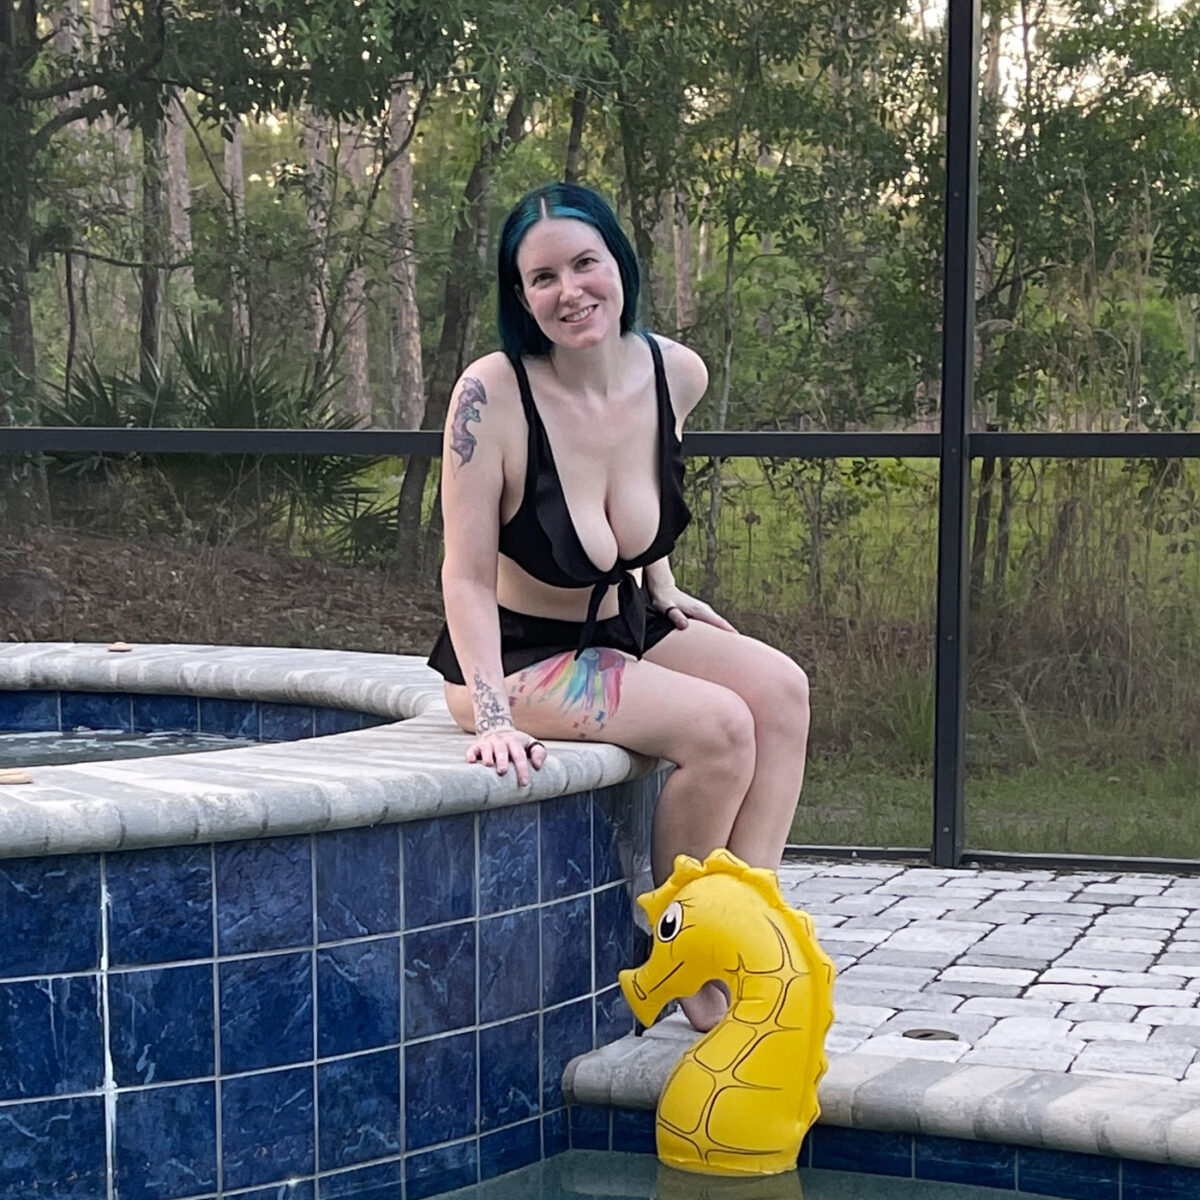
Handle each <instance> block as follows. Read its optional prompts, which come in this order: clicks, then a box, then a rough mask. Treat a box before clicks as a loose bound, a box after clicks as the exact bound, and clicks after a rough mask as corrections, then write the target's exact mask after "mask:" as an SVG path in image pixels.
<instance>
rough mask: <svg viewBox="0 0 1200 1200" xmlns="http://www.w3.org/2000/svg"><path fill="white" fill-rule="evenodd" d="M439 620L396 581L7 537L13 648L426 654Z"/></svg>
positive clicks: (437, 602) (169, 548) (416, 586)
mask: <svg viewBox="0 0 1200 1200" xmlns="http://www.w3.org/2000/svg"><path fill="white" fill-rule="evenodd" d="M441 621H442V609H441V598H440V596H439V595H438V592H437V590H436V589H435V588H434V587H432V586H431V585H429V584H427V583H424V582H421V583H414V582H413V581H412V580H405V579H403V578H402V577H401V576H400V574H399V573H398V572H390V571H381V570H372V569H370V568H352V567H341V566H336V565H330V564H328V563H323V562H319V561H316V560H313V559H303V558H283V557H275V556H272V555H267V554H259V553H256V552H254V551H250V550H244V549H236V548H228V547H223V548H210V547H197V546H174V545H171V544H168V543H165V542H161V541H151V542H144V543H141V542H131V541H128V540H118V539H113V538H105V537H99V536H96V535H92V534H77V533H65V532H55V533H44V534H40V535H37V536H35V537H32V538H25V539H21V540H17V539H11V538H9V539H5V538H4V537H3V535H0V637H2V638H3V640H5V641H79V642H92V641H98V642H111V641H117V640H120V641H126V642H135V643H136V642H192V643H201V644H210V643H216V644H221V645H245V646H266V645H271V646H313V647H321V648H336V649H340V650H374V651H381V652H384V653H391V654H424V653H428V650H429V647H430V646H431V645H432V643H433V639H434V637H435V636H436V635H437V631H438V629H439V627H440V625H441Z"/></svg>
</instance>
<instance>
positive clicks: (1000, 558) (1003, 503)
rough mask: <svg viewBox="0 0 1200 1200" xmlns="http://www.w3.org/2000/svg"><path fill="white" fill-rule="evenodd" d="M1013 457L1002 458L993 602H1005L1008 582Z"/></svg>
mask: <svg viewBox="0 0 1200 1200" xmlns="http://www.w3.org/2000/svg"><path fill="white" fill-rule="evenodd" d="M1012 482H1013V477H1012V459H1011V458H1002V459H1001V460H1000V509H999V511H998V512H997V513H996V551H995V555H994V557H993V558H992V603H993V604H994V605H995V606H996V607H997V608H999V607H1000V605H1002V604H1003V603H1004V593H1005V590H1006V587H1007V583H1008V556H1009V542H1010V530H1011V528H1012V506H1013V486H1012Z"/></svg>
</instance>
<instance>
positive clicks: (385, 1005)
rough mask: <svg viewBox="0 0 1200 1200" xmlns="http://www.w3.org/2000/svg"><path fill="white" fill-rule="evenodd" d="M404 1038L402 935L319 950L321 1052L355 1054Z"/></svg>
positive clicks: (318, 1040)
mask: <svg viewBox="0 0 1200 1200" xmlns="http://www.w3.org/2000/svg"><path fill="white" fill-rule="evenodd" d="M399 1042H400V939H399V937H390V938H374V939H372V940H371V941H367V942H351V943H349V944H348V945H344V946H329V947H326V948H325V949H323V950H320V951H318V953H317V1054H318V1056H320V1057H321V1058H328V1057H331V1056H333V1055H337V1054H353V1053H355V1052H356V1051H360V1050H374V1049H376V1048H378V1047H381V1046H391V1045H398V1044H399Z"/></svg>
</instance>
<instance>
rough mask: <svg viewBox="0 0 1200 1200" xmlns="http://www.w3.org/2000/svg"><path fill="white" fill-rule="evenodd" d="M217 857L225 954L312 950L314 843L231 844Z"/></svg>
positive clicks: (219, 938) (301, 839)
mask: <svg viewBox="0 0 1200 1200" xmlns="http://www.w3.org/2000/svg"><path fill="white" fill-rule="evenodd" d="M214 858H215V862H216V878H217V944H218V947H219V949H220V952H221V953H222V954H246V953H250V952H252V951H255V950H282V949H284V948H285V947H288V946H306V945H308V946H310V945H312V942H313V902H312V845H311V839H309V838H307V837H280V838H262V839H259V840H257V841H250V842H229V843H227V844H225V845H221V846H217V847H216V848H215V851H214Z"/></svg>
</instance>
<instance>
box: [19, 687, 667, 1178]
mask: <svg viewBox="0 0 1200 1200" xmlns="http://www.w3.org/2000/svg"><path fill="white" fill-rule="evenodd" d="M126 699H127V700H128V698H126ZM161 699H162V700H163V701H164V704H163V705H162V706H160V707H159V708H158V709H157V710H156V709H155V707H154V706H155V704H156V703H157V702H158V700H159V698H152V697H141V698H140V700H139V702H138V707H137V708H136V709H132V707H131V711H136V712H137V713H138V714H139V715H138V717H137V720H138V722H139V723H141V724H143V725H149V724H151V723H152V722H163V721H167V720H169V719H171V718H170V717H169V706H167V705H166V704H165V702H166V701H173V700H174V698H171V697H166V698H161ZM58 703H59V698H58V697H57V695H54V694H50V696H49V697H47V698H45V699H44V700H43V702H42V704H41V708H40V710H38V711H34V710H33V709H32V708H31V709H28V710H27V712H26V715H28V714H29V712H32V714H33V715H32V716H31V717H30V719H38V720H46V719H48V717H47V714H48V713H49V711H50V709H51V708H53V707H56V706H57V705H58ZM129 703H130V705H131V706H132V705H133V703H134V702H133V701H129ZM220 703H222V704H223V705H224V707H223V708H222V709H218V708H217V707H216V705H217V702H213V703H212V704H209V703H207V702H205V703H202V704H200V705H199V706H198V707H199V713H200V716H199V723H200V726H201V728H203V727H204V725H205V722H206V720H207V721H219V720H226V721H227V722H228V724H227V726H226V727H227V728H229V727H231V726H233V725H235V724H236V723H237V722H245V721H247V720H249V719H250V716H249V714H250V713H251V707H250V706H249V705H245V704H241V702H220ZM77 707H78V706H77ZM0 711H3V710H0ZM10 711H15V709H13V708H12V706H10ZM164 713H166V714H168V715H164ZM253 715H254V717H255V719H257V710H254V713H253ZM333 724H337V723H336V722H334V723H333ZM330 727H332V725H331V726H330ZM337 727H341V726H340V724H339V725H337ZM639 794H641V795H643V797H644V802H645V803H647V804H648V803H649V799H650V798H649V794H648V793H646V792H645V791H644V789H639V790H634V789H633V785H631V784H629V785H621V786H620V787H617V788H612V789H608V790H606V791H598V792H596V793H594V794H586V795H582V796H577V797H571V798H567V799H565V800H559V801H554V802H550V803H544V804H540V805H539V804H537V803H529V804H522V805H516V806H514V807H511V808H507V809H500V810H493V811H490V812H487V813H482V814H471V813H466V814H456V815H454V816H451V817H447V818H441V819H433V820H426V821H421V822H415V823H412V824H409V825H399V826H386V827H380V828H374V829H355V830H343V831H336V832H334V831H331V832H328V833H320V834H314V835H309V836H300V837H283V838H270V839H256V840H251V841H244V842H235V843H227V844H220V845H215V846H213V845H204V846H194V847H174V848H166V849H156V850H144V851H127V852H123V853H114V854H108V855H79V856H62V857H58V858H44V859H36V860H12V861H8V862H2V863H0V1197H3V1198H4V1200H7V1198H8V1197H9V1196H13V1197H14V1198H16V1197H21V1198H22V1200H23V1198H24V1197H25V1196H35V1195H53V1196H54V1197H55V1200H60V1197H61V1198H62V1200H77V1198H78V1200H93V1198H94V1200H103V1198H104V1197H105V1196H106V1192H107V1188H108V1183H107V1180H108V1179H109V1178H111V1179H112V1181H113V1182H114V1183H115V1185H116V1188H117V1194H119V1195H120V1197H121V1200H150V1198H151V1197H153V1198H155V1200H193V1198H194V1200H213V1198H214V1197H220V1198H221V1200H224V1198H225V1197H229V1200H317V1197H318V1195H319V1197H320V1200H331V1198H332V1200H398V1197H399V1196H400V1194H401V1191H400V1190H399V1189H401V1188H402V1190H403V1195H404V1197H405V1200H419V1198H420V1197H422V1196H432V1195H436V1194H438V1193H440V1192H442V1191H445V1190H447V1189H449V1188H452V1187H458V1186H462V1185H464V1184H468V1183H474V1182H477V1181H478V1180H480V1179H486V1178H492V1177H493V1176H495V1175H499V1174H503V1173H505V1172H507V1171H510V1170H514V1169H516V1168H518V1167H521V1166H525V1165H527V1164H528V1163H530V1162H534V1161H536V1160H537V1159H539V1158H541V1157H543V1156H545V1155H552V1154H555V1153H559V1152H561V1151H563V1150H565V1149H566V1148H567V1146H568V1143H569V1139H570V1123H569V1120H568V1114H567V1112H566V1109H565V1108H564V1107H563V1097H562V1091H561V1077H562V1072H563V1069H564V1068H565V1066H566V1063H567V1062H568V1061H569V1060H570V1059H571V1058H573V1057H574V1056H575V1055H577V1054H579V1053H581V1052H583V1051H585V1050H588V1049H590V1048H591V1047H592V1046H593V1045H594V1044H595V1039H596V1036H597V1031H599V1032H600V1034H601V1036H605V1037H607V1036H608V1035H610V1034H611V1035H612V1036H620V1035H621V1034H623V1033H625V1032H627V1031H628V1030H629V1028H630V1027H631V1017H630V1014H629V1011H628V1009H627V1007H626V1006H625V1004H624V1001H623V999H622V998H621V997H620V994H619V989H618V988H617V987H616V985H615V982H614V981H613V980H614V978H615V974H614V973H615V971H616V970H618V969H620V968H622V967H624V966H626V965H629V964H628V962H627V961H625V960H624V959H623V958H622V955H624V954H625V951H626V950H627V949H628V948H630V947H632V946H634V945H635V942H634V940H633V938H632V936H631V934H629V932H628V931H626V930H624V929H621V930H617V931H613V932H609V931H607V930H606V929H605V925H606V924H607V923H609V922H612V921H617V922H621V923H624V922H627V921H629V920H630V919H631V913H632V909H631V905H630V897H629V892H628V888H629V883H628V881H627V880H626V879H625V878H624V877H623V876H622V875H621V874H620V873H619V869H618V865H619V864H620V863H630V862H632V861H633V855H632V853H631V848H630V847H628V846H625V845H623V844H622V843H621V841H620V838H621V837H624V836H627V835H628V830H629V829H631V828H633V827H634V825H635V824H636V821H637V820H643V823H644V817H645V814H644V813H643V814H641V816H640V817H639V816H638V815H637V814H636V813H634V814H631V812H630V810H631V809H632V808H635V807H636V805H637V804H638V803H643V801H639V800H636V796H637V795H639ZM598 814H599V815H598ZM597 830H600V831H601V835H600V836H601V838H602V839H603V841H604V851H603V854H602V855H600V856H599V857H598V855H597V845H596V842H597ZM622 831H624V832H622ZM598 863H599V869H598V868H597V864H598ZM599 879H603V880H604V886H603V888H602V893H601V894H599V895H594V894H593V890H592V886H591V885H592V882H593V880H599ZM105 895H106V896H107V905H105V904H102V896H105ZM593 912H594V913H595V916H593ZM105 945H107V951H108V953H107V959H106V960H104V963H103V966H102V959H101V948H102V947H103V946H105ZM104 970H106V971H107V974H106V976H102V972H103V971H104ZM106 1034H107V1045H105V1036H106ZM106 1051H107V1053H106ZM106 1087H107V1088H111V1089H113V1090H114V1093H115V1103H113V1104H111V1105H110V1106H109V1115H108V1118H107V1120H108V1121H109V1122H111V1124H110V1125H106V1116H105V1104H104V1092H105V1089H106ZM5 1089H7V1090H5ZM617 1124H618V1126H620V1127H621V1128H624V1125H623V1124H622V1122H620V1121H618V1122H617Z"/></svg>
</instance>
